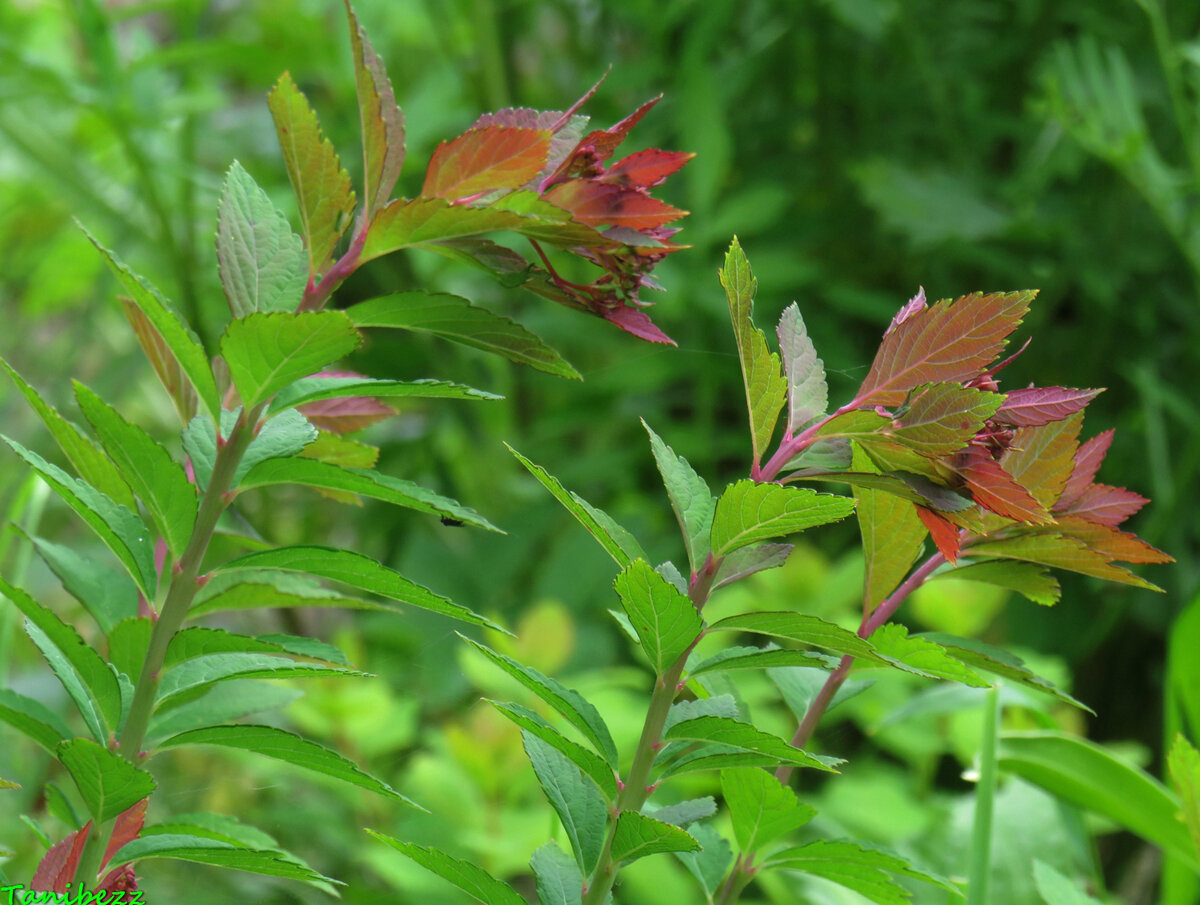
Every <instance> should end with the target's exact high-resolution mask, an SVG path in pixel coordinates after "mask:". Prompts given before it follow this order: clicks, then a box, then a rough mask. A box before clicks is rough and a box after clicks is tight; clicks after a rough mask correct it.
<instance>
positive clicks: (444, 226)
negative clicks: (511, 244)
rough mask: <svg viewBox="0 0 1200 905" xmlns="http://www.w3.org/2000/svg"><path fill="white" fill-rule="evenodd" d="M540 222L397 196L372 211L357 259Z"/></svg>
mask: <svg viewBox="0 0 1200 905" xmlns="http://www.w3.org/2000/svg"><path fill="white" fill-rule="evenodd" d="M564 213H565V212H564ZM542 222H543V221H540V220H538V219H537V218H533V217H526V216H523V215H522V214H520V213H517V212H515V211H506V210H499V209H495V208H493V207H470V206H468V205H464V204H451V203H450V202H449V201H447V200H446V199H444V198H413V199H411V200H409V199H405V198H397V199H396V200H395V201H391V202H389V203H388V204H387V205H385V206H384V207H383V208H381V209H380V210H379V211H377V212H376V213H375V218H374V219H373V220H372V221H371V227H370V230H369V231H368V232H367V241H366V243H365V244H364V245H363V251H362V255H361V257H360V258H359V261H360V262H361V263H366V262H367V261H370V260H372V259H374V258H377V257H379V256H381V255H386V254H391V253H392V252H394V251H399V250H401V249H404V248H413V247H415V246H419V245H426V244H429V243H431V242H441V241H444V240H446V239H458V238H463V237H465V236H478V235H482V234H483V233H491V232H497V231H500V230H510V229H511V230H518V229H520V228H521V227H522V226H526V225H531V224H537V223H542Z"/></svg>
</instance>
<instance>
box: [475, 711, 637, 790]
mask: <svg viewBox="0 0 1200 905" xmlns="http://www.w3.org/2000/svg"><path fill="white" fill-rule="evenodd" d="M484 700H486V701H487V702H488V703H489V704H491V705H492V706H493V707H495V708H496V709H497V710H498V711H500V713H502V714H503V715H504V716H505V717H507V718H508V719H509V720H511V721H512V722H513V723H515V724H516V725H518V726H520V727H521V728H522V729H524V730H525V731H527V732H529V733H530V734H531V735H534V736H536V737H537V738H539V739H541V740H542V741H543V742H545V743H546V744H548V745H550V746H552V747H554V748H557V749H558V751H559V752H560V753H562V754H563V755H565V756H566V757H567V758H568V759H569V760H570V761H571V762H572V763H573V764H575V766H577V767H578V768H579V769H580V770H582V771H583V775H584V776H586V777H587V778H588V779H590V780H591V781H592V782H594V783H595V784H596V788H598V789H599V790H600V791H601V792H603V793H604V795H605V797H606V798H607V799H608V800H609V801H611V800H613V799H615V798H616V797H617V778H616V774H614V773H613V768H612V767H611V766H609V765H608V763H607V762H606V761H605V760H604V758H602V757H601V756H600V755H599V754H596V753H595V752H593V751H590V750H588V749H587V748H585V747H583V745H579V744H576V743H575V742H573V741H571V740H570V739H569V738H567V737H566V736H564V735H563V734H562V733H561V732H559V731H558V730H557V729H555V728H554V727H553V726H551V725H550V724H549V723H548V722H546V721H545V720H544V719H542V718H541V717H540V716H538V714H536V713H534V712H533V711H532V710H530V709H529V708H528V707H522V706H521V705H520V704H514V703H512V702H509V703H507V704H505V703H501V702H500V701H492V700H488V699H487V698H484Z"/></svg>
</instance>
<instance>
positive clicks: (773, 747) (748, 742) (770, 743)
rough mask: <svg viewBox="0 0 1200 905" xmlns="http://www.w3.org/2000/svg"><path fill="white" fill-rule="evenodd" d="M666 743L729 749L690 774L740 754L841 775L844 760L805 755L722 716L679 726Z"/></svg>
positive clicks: (692, 766) (709, 757)
mask: <svg viewBox="0 0 1200 905" xmlns="http://www.w3.org/2000/svg"><path fill="white" fill-rule="evenodd" d="M663 740H664V741H696V742H711V743H712V744H715V745H720V746H721V747H722V748H723V749H725V750H723V751H721V752H718V753H714V754H711V755H708V754H706V755H705V756H704V757H703V758H702V759H701V760H698V761H693V762H691V763H689V764H688V770H689V771H690V770H704V769H716V768H718V767H722V766H725V764H723V763H721V757H722V755H724V754H739V753H746V754H754V755H758V756H760V757H763V758H767V759H769V760H770V761H771V762H772V763H781V764H793V765H795V766H797V767H813V768H814V769H817V770H824V771H825V772H827V773H837V772H838V771H837V770H835V769H834V765H836V764H839V763H841V760H839V759H837V758H829V757H818V756H816V755H812V754H808V753H807V752H805V751H801V750H800V749H799V748H795V747H793V746H792V745H789V744H788V743H787V742H785V741H784V740H783V739H781V738H779V737H778V736H775V735H771V734H770V733H767V732H763V731H761V730H759V729H756V728H755V727H754V726H751V725H750V724H749V723H742V722H739V721H738V720H731V719H727V718H725V717H719V716H702V717H697V718H696V719H694V720H684V721H683V722H680V723H676V724H675V725H674V726H672V727H671V728H670V729H668V730H667V731H666V733H665V734H664V735H663ZM730 765H731V766H738V765H740V762H737V761H735V762H733V763H731V764H730ZM672 772H673V773H678V772H681V771H680V769H679V767H678V765H675V766H673V767H672Z"/></svg>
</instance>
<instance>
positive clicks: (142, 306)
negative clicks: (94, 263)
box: [83, 229, 221, 418]
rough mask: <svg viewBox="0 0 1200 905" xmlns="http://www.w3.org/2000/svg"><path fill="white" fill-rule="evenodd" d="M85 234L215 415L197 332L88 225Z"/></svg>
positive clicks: (213, 390) (217, 406)
mask: <svg viewBox="0 0 1200 905" xmlns="http://www.w3.org/2000/svg"><path fill="white" fill-rule="evenodd" d="M83 234H84V235H85V236H87V237H88V240H89V241H90V242H91V243H92V244H93V245H95V246H96V248H97V249H98V250H99V252H100V253H101V254H102V255H104V259H105V260H106V261H107V262H108V266H109V267H110V268H111V269H112V272H113V274H114V275H115V276H116V278H117V280H118V282H120V283H121V285H122V286H124V287H125V291H126V292H128V293H129V295H130V297H131V300H132V301H133V303H134V304H135V305H136V306H137V307H138V310H140V311H141V312H142V314H143V315H145V317H146V320H148V321H149V322H150V325H151V326H152V327H154V329H155V330H156V331H157V332H158V335H159V337H160V338H161V339H162V341H163V342H164V343H165V344H166V346H167V348H168V349H170V350H171V354H172V355H174V356H175V359H176V361H178V363H179V367H180V368H181V369H182V370H183V373H184V374H186V375H187V377H188V380H190V381H191V384H192V386H193V387H195V389H196V393H197V395H198V396H199V398H200V401H201V402H202V403H204V407H205V408H206V409H208V412H209V414H210V415H212V416H213V417H214V418H216V417H217V413H218V412H220V411H221V397H220V394H219V393H218V392H217V383H216V381H215V380H214V379H213V375H212V369H211V368H210V367H209V364H208V355H207V354H205V352H204V346H202V345H201V344H200V340H199V339H198V338H197V337H196V334H195V333H193V332H192V330H191V328H190V327H188V325H187V324H186V323H185V322H184V320H183V318H181V317H180V316H179V314H178V313H176V311H175V310H174V309H173V308H172V307H171V305H170V303H169V302H168V301H167V300H166V299H165V298H163V296H162V294H161V293H160V292H159V291H158V290H157V289H155V288H154V287H153V286H151V285H150V284H149V283H148V282H147V281H146V280H144V279H142V278H141V277H140V276H138V275H137V274H135V273H134V272H133V271H132V270H130V269H129V268H128V267H126V266H125V264H124V262H122V261H121V259H120V258H118V257H117V256H116V255H115V254H113V253H112V252H111V251H109V250H108V249H107V248H105V247H104V246H103V245H101V244H100V243H99V242H97V241H96V240H95V238H94V237H93V236H92V234H91V233H89V232H88V231H87V230H86V229H85V230H84V231H83ZM168 389H170V388H169V387H168Z"/></svg>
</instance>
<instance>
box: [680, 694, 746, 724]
mask: <svg viewBox="0 0 1200 905" xmlns="http://www.w3.org/2000/svg"><path fill="white" fill-rule="evenodd" d="M702 716H720V717H726V718H728V719H731V720H736V719H737V716H738V705H737V701H736V700H735V699H734V697H733V695H731V694H718V695H713V696H712V697H711V698H697V699H696V700H694V701H676V702H675V703H674V704H672V705H671V709H670V710H668V711H667V719H666V721H665V722H664V723H663V731H664V732H665V731H666V730H668V729H670V728H671V727H672V726H674V725H675V724H676V723H682V722H683V721H684V720H694V719H698V718H699V717H702Z"/></svg>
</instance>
